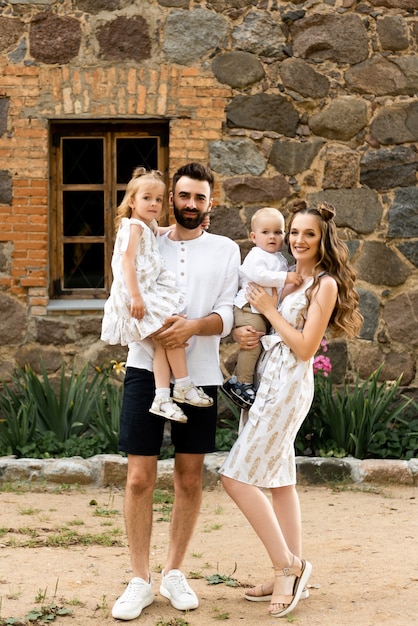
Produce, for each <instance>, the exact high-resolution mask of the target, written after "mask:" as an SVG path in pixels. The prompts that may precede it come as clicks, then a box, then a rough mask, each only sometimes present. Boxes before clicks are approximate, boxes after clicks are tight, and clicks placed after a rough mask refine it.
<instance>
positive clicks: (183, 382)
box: [101, 167, 213, 423]
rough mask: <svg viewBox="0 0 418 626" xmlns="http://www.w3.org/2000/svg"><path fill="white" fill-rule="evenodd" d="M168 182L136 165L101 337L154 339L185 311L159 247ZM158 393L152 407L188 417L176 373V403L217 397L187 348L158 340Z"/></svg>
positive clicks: (120, 216)
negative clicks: (190, 366) (190, 362)
mask: <svg viewBox="0 0 418 626" xmlns="http://www.w3.org/2000/svg"><path fill="white" fill-rule="evenodd" d="M165 200H166V187H165V184H164V182H163V179H162V174H161V173H160V172H158V171H150V172H147V171H146V170H145V168H143V167H139V168H137V169H135V171H134V173H133V176H132V179H131V180H130V181H129V183H128V185H127V188H126V192H125V196H124V198H123V200H122V202H121V204H120V206H119V207H118V210H117V215H116V219H115V227H116V229H117V234H116V242H115V248H114V251H113V258H112V272H113V284H112V287H111V290H110V296H109V298H108V300H107V302H106V304H105V308H104V317H103V322H102V334H101V339H102V340H103V341H106V342H107V343H110V344H121V345H123V346H124V345H127V344H129V343H131V342H135V341H142V340H143V339H145V338H146V337H150V338H151V339H152V335H153V333H155V332H156V331H157V330H159V329H160V328H161V327H162V326H163V325H164V322H165V320H166V319H167V317H169V316H170V315H173V314H175V313H179V312H180V311H181V309H182V307H183V304H184V297H183V295H182V294H181V292H180V291H179V290H178V289H177V288H176V285H175V277H174V274H172V272H169V271H167V270H166V269H165V268H164V261H163V258H162V256H161V255H160V253H159V250H158V244H157V239H156V236H158V225H157V221H156V220H158V218H159V217H160V215H161V213H162V210H163V208H164V206H165ZM153 347H154V359H153V369H154V378H155V387H156V391H155V398H154V401H153V403H152V405H151V408H150V412H151V413H154V414H155V415H159V416H161V417H165V418H167V419H170V420H173V421H176V422H183V423H184V422H187V417H186V416H185V414H184V413H183V411H182V410H181V408H180V407H179V406H177V405H176V404H174V403H173V401H172V398H171V397H170V374H171V372H172V373H173V376H174V379H175V385H174V390H173V397H174V399H175V401H176V402H179V403H186V404H191V405H193V406H199V407H208V406H211V405H212V404H213V400H212V398H210V397H209V396H208V395H206V394H205V393H204V391H203V390H202V389H201V388H200V387H196V386H195V385H194V384H193V382H192V381H191V380H190V378H189V376H188V373H187V364H186V353H185V350H184V348H175V349H173V350H165V349H164V348H163V347H162V346H161V344H160V343H159V342H158V341H153Z"/></svg>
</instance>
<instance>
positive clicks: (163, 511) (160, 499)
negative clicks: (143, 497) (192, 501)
mask: <svg viewBox="0 0 418 626" xmlns="http://www.w3.org/2000/svg"><path fill="white" fill-rule="evenodd" d="M153 502H154V505H156V506H154V512H155V513H160V515H161V517H157V518H156V521H157V522H169V521H170V519H171V511H172V510H173V502H174V494H173V493H172V492H170V491H165V490H162V489H156V490H155V491H154V495H153Z"/></svg>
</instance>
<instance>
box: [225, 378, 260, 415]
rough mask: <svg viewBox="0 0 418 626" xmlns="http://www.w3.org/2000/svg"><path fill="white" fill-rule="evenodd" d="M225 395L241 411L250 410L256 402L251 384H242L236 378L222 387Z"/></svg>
mask: <svg viewBox="0 0 418 626" xmlns="http://www.w3.org/2000/svg"><path fill="white" fill-rule="evenodd" d="M221 390H222V391H223V393H224V394H225V395H226V396H228V398H229V399H230V400H232V402H234V404H236V405H237V406H238V407H239V408H240V409H245V410H248V409H250V408H251V406H252V404H253V402H254V400H255V389H254V387H253V385H251V383H240V382H239V381H238V380H237V377H236V376H231V378H230V379H229V380H227V381H225V382H224V384H223V385H222V386H221Z"/></svg>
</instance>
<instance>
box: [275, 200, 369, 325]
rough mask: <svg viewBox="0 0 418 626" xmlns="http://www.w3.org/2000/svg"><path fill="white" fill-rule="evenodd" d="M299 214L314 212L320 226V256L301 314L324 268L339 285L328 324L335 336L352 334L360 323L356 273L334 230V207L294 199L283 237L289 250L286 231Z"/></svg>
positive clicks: (343, 244) (361, 319)
mask: <svg viewBox="0 0 418 626" xmlns="http://www.w3.org/2000/svg"><path fill="white" fill-rule="evenodd" d="M300 214H309V215H315V216H316V217H317V218H318V223H319V227H320V230H321V242H320V245H319V259H318V262H317V264H316V266H315V268H314V281H313V284H312V285H311V287H310V288H309V289H307V291H306V295H307V299H308V303H307V306H306V309H305V311H304V314H305V315H306V311H307V309H308V307H309V303H310V300H311V298H312V293H314V292H315V290H316V288H317V287H318V285H319V281H320V279H321V275H322V273H323V272H326V273H327V274H329V275H330V276H332V277H333V278H334V279H335V281H336V282H337V285H338V295H337V302H336V304H335V307H334V310H333V312H332V314H331V319H330V321H329V324H328V326H329V328H330V330H331V331H332V332H333V334H334V335H335V336H337V337H338V336H341V335H348V336H349V337H354V336H355V335H357V333H358V332H359V331H360V329H361V327H362V325H363V316H362V315H361V313H360V311H359V296H358V293H357V291H356V290H355V289H354V282H355V279H356V273H355V271H354V269H353V267H352V266H351V263H350V255H349V251H348V248H347V246H346V245H345V243H344V242H343V241H342V240H341V239H340V238H339V236H338V234H337V226H336V224H335V220H334V216H335V209H334V207H333V206H332V205H331V204H328V203H327V202H323V203H322V204H319V205H318V206H309V205H308V204H307V203H306V202H305V201H304V200H301V201H300V202H297V203H296V204H295V205H294V206H293V207H292V208H291V216H290V220H289V224H288V229H287V234H286V238H285V242H286V244H287V246H288V250H289V253H290V254H291V250H290V246H289V232H290V230H291V228H292V222H293V220H294V218H295V216H296V215H300Z"/></svg>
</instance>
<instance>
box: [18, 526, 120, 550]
mask: <svg viewBox="0 0 418 626" xmlns="http://www.w3.org/2000/svg"><path fill="white" fill-rule="evenodd" d="M7 532H16V531H13V530H12V531H11V530H8V531H7ZM17 532H21V534H29V535H30V539H28V540H21V541H18V540H17V539H16V538H15V537H12V538H11V539H10V540H9V542H8V545H9V546H10V547H13V548H39V547H42V548H45V547H46V548H68V547H69V546H75V545H81V546H92V545H98V546H106V547H109V546H123V545H124V542H123V540H122V539H121V538H120V536H121V535H122V531H121V530H120V529H119V528H112V529H111V530H109V531H107V532H103V533H97V534H93V533H85V534H81V533H78V532H77V531H76V530H72V529H70V528H68V527H66V526H63V527H60V528H58V529H56V530H55V531H53V532H52V533H51V534H50V535H47V536H45V534H44V533H45V530H43V534H41V532H40V531H39V530H35V529H19V531H17Z"/></svg>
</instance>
